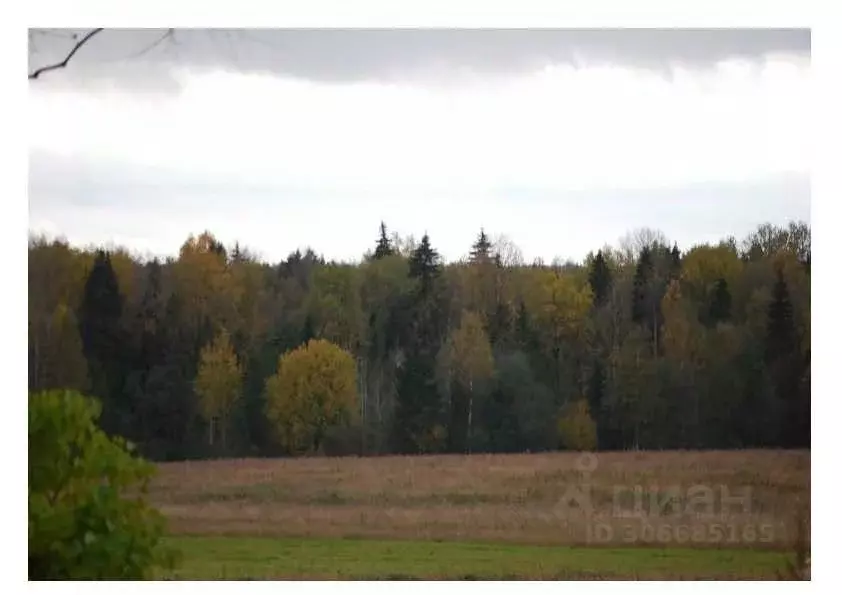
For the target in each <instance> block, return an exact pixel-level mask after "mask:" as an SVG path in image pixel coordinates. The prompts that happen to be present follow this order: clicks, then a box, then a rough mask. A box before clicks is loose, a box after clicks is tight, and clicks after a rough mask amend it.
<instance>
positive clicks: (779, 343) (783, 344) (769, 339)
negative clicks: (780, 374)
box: [766, 267, 797, 364]
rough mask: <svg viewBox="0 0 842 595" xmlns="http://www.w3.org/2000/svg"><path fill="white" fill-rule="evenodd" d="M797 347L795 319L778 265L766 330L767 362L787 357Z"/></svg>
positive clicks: (781, 270) (772, 362)
mask: <svg viewBox="0 0 842 595" xmlns="http://www.w3.org/2000/svg"><path fill="white" fill-rule="evenodd" d="M796 349H797V344H796V334H795V321H794V319H793V312H792V302H791V301H790V297H789V288H788V287H787V283H786V279H785V278H784V274H783V269H782V268H781V267H777V269H776V271H775V284H774V286H773V287H772V301H771V302H770V303H769V316H768V326H767V332H766V363H767V364H774V363H775V362H777V361H779V360H781V359H785V358H787V357H788V356H789V355H790V354H792V353H793V352H794V351H795V350H796Z"/></svg>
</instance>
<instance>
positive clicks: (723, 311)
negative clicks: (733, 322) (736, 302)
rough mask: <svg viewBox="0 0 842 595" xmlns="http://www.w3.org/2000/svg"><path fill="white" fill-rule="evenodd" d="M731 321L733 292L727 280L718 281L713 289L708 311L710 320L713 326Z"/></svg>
mask: <svg viewBox="0 0 842 595" xmlns="http://www.w3.org/2000/svg"><path fill="white" fill-rule="evenodd" d="M730 319H731V291H730V290H729V289H728V282H727V281H725V279H722V278H720V279H717V281H716V285H714V288H713V296H712V297H711V301H710V308H709V310H708V320H709V321H710V324H711V326H716V325H717V324H718V323H720V322H727V321H728V320H730Z"/></svg>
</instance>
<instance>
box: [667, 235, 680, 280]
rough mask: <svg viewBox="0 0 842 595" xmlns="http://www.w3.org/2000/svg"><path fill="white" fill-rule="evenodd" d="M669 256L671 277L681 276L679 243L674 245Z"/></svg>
mask: <svg viewBox="0 0 842 595" xmlns="http://www.w3.org/2000/svg"><path fill="white" fill-rule="evenodd" d="M669 256H670V258H669V263H670V264H669V279H670V280H673V279H678V278H679V277H680V276H681V251H680V250H679V249H678V244H673V245H672V250H670V253H669Z"/></svg>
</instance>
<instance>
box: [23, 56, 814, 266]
mask: <svg viewBox="0 0 842 595" xmlns="http://www.w3.org/2000/svg"><path fill="white" fill-rule="evenodd" d="M179 76H180V77H181V78H182V83H183V87H182V91H181V93H179V94H176V95H171V96H169V95H160V96H148V95H130V94H126V93H121V92H119V91H112V92H109V93H97V94H92V93H87V94H86V93H81V92H71V91H68V90H61V91H59V90H54V89H53V90H44V91H41V90H39V89H38V88H37V87H35V86H32V87H31V91H30V114H29V115H30V130H31V136H30V151H31V152H33V151H44V152H47V153H52V154H63V155H71V156H74V157H75V158H81V159H87V160H105V159H107V160H109V161H117V162H124V163H127V164H132V165H139V166H150V167H164V168H167V169H169V170H174V171H176V172H180V173H181V174H183V175H184V176H190V177H193V178H194V179H195V178H196V177H198V178H199V179H202V180H204V181H206V183H208V184H213V183H214V182H218V183H219V184H220V185H224V186H225V188H227V189H229V191H231V188H232V186H233V187H234V188H236V186H237V185H238V184H242V186H243V188H244V189H245V188H247V185H248V184H252V185H253V184H260V185H263V186H267V187H270V188H271V187H273V186H276V187H278V188H289V187H298V188H303V189H311V190H313V191H314V192H321V193H323V194H325V195H326V196H332V197H334V199H335V200H336V201H339V202H342V201H343V200H344V201H347V202H350V203H351V204H348V205H346V206H345V208H344V209H342V210H340V211H337V210H334V211H333V212H334V213H342V214H343V217H344V218H345V219H344V221H343V223H348V221H349V220H352V219H354V218H357V219H358V221H359V222H360V223H359V224H360V225H363V226H368V227H371V226H372V225H374V226H376V224H377V221H379V217H381V216H383V212H384V210H389V211H395V208H394V206H395V205H394V204H390V201H401V204H400V205H399V206H400V207H406V208H407V209H408V211H410V212H413V213H421V212H423V211H424V209H425V208H428V207H429V206H430V204H435V205H440V207H441V208H449V209H451V212H450V214H449V217H452V218H459V219H461V218H462V217H465V218H468V219H470V220H471V223H468V224H465V225H463V224H462V223H461V222H460V223H459V227H460V228H463V227H465V226H467V227H468V228H471V229H472V228H473V227H478V226H479V225H480V224H482V221H479V220H478V219H480V218H481V217H477V216H476V215H477V211H478V210H481V209H482V206H481V201H483V200H487V199H488V198H489V197H491V196H499V192H500V191H501V190H504V189H506V188H513V187H519V188H526V189H535V190H538V191H540V192H543V193H545V194H546V193H552V192H559V193H564V192H574V191H585V192H600V191H604V190H606V189H620V190H634V189H656V188H663V187H669V186H680V185H692V184H695V183H715V182H733V183H742V182H751V181H754V180H765V179H768V178H769V177H770V176H776V175H779V174H784V173H788V172H797V173H801V174H806V173H807V172H808V171H809V163H808V160H807V125H806V121H807V120H806V119H807V115H806V112H807V109H808V97H809V62H808V61H806V60H803V59H796V58H792V59H788V58H775V59H768V60H766V61H765V62H763V63H761V64H760V65H757V64H754V63H741V62H737V61H733V62H727V63H721V64H719V65H718V66H717V67H716V68H715V69H712V70H704V71H692V70H680V69H678V70H674V72H673V76H672V77H671V78H670V79H667V78H664V77H662V76H659V75H657V74H655V73H653V72H651V71H643V70H633V69H629V68H620V67H591V68H581V69H575V68H572V67H567V66H554V67H548V68H545V69H544V70H542V71H539V72H534V73H532V74H529V75H521V76H517V77H514V76H513V77H508V78H494V79H476V78H474V79H471V78H463V79H460V82H459V83H458V84H457V83H452V82H451V83H448V84H441V85H437V86H433V85H426V86H421V85H410V84H385V83H365V82H359V83H353V84H328V83H315V82H305V81H300V80H293V79H282V78H276V77H272V76H268V75H257V74H240V73H233V72H223V71H218V72H215V73H211V74H191V73H190V72H187V71H182V72H180V73H179ZM126 183H127V184H128V183H130V181H129V180H127V181H126ZM361 197H362V198H361ZM324 200H327V199H324ZM114 201H115V207H116V206H117V204H118V202H119V198H118V197H115V198H114ZM431 201H432V202H431ZM195 206H196V208H197V209H201V205H200V204H199V203H198V202H197V203H196V204H195ZM265 207H266V209H269V210H271V205H269V204H267V205H265ZM156 208H162V207H161V206H160V204H158V206H157V207H156ZM163 208H165V206H164V207H163ZM298 211H300V212H302V213H303V212H305V211H307V207H306V206H303V205H300V206H299V207H298ZM325 212H327V211H325ZM214 215H216V216H217V218H218V219H219V220H220V221H221V222H222V223H221V224H222V225H225V222H226V221H227V222H230V221H231V218H230V216H229V215H230V213H229V212H227V211H226V212H222V211H220V212H215V213H214ZM44 216H47V215H44ZM202 216H203V217H206V216H208V214H207V213H203V214H202ZM251 216H252V223H248V222H247V221H246V220H244V219H243V220H240V221H241V223H242V224H243V225H251V226H253V227H254V228H255V229H257V228H259V227H260V226H265V225H267V223H266V222H265V221H264V222H254V221H253V217H254V213H253V212H252V213H251ZM297 216H298V215H294V217H297ZM301 218H302V220H304V219H305V216H304V215H301ZM372 219H373V220H374V222H373V223H372ZM52 220H55V219H54V218H53V219H52ZM437 221H438V223H437ZM413 222H414V223H415V224H416V225H435V224H438V225H439V226H442V225H444V224H443V223H442V222H441V216H440V214H438V215H436V216H435V217H434V218H433V220H431V221H428V222H423V221H420V220H419V217H418V216H416V217H415V218H413V219H411V220H409V221H407V224H408V225H409V224H412V223H413ZM194 223H195V220H194ZM500 223H501V224H505V220H502V221H500ZM184 224H185V225H186V224H187V222H186V221H185V222H184ZM533 224H536V225H537V223H536V222H535V221H534V220H533ZM652 225H654V226H657V221H654V222H652ZM451 227H452V226H451ZM193 229H195V225H194V226H193ZM442 229H443V228H442ZM406 231H410V230H406ZM411 231H413V232H414V233H416V234H417V235H420V234H421V233H423V231H424V230H423V229H413V230H411ZM499 231H502V232H505V231H511V230H507V229H500V230H499ZM336 232H339V233H341V228H340V227H335V229H333V231H332V232H331V233H336ZM266 233H270V232H269V231H268V230H267V232H266ZM446 233H455V231H454V230H448V231H447V232H446ZM468 233H472V232H471V231H468V230H466V232H465V234H468ZM535 233H536V234H541V233H542V232H541V231H540V230H539V228H537V227H536V231H535ZM544 233H546V234H550V232H549V231H547V232H544ZM248 235H250V232H249V231H248V230H247V229H243V233H242V236H248ZM310 235H311V237H312V234H310ZM546 237H547V238H548V237H550V236H549V235H547V236H546ZM610 239H611V238H605V237H602V238H599V239H598V240H594V241H593V242H591V243H592V244H594V245H599V244H600V243H602V242H603V241H606V240H610ZM320 240H321V238H319V237H312V239H311V240H310V241H311V242H319V241H320ZM327 241H328V240H326V242H327ZM447 241H448V242H450V243H452V244H453V245H457V244H465V243H466V242H469V241H470V238H469V237H468V238H462V237H459V238H453V237H449V238H448V240H447ZM547 242H548V240H547V239H545V240H544V242H543V243H544V244H547ZM339 243H341V238H340V240H339ZM257 247H258V248H260V246H257ZM363 248H364V247H362V246H356V245H355V246H354V253H357V254H358V253H360V252H361V251H362V249H363ZM542 255H543V256H544V257H545V258H546V257H550V256H551V255H550V254H542Z"/></svg>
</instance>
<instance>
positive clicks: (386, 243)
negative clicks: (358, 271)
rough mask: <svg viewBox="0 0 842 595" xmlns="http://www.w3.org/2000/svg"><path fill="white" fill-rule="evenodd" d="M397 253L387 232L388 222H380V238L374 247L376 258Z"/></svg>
mask: <svg viewBox="0 0 842 595" xmlns="http://www.w3.org/2000/svg"><path fill="white" fill-rule="evenodd" d="M394 253H395V250H394V248H393V247H392V242H391V241H390V240H389V236H388V235H387V233H386V224H385V223H383V222H382V221H381V222H380V238H379V239H378V240H377V247H376V248H375V249H374V260H380V259H381V258H386V257H387V256H392V255H393V254H394Z"/></svg>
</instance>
